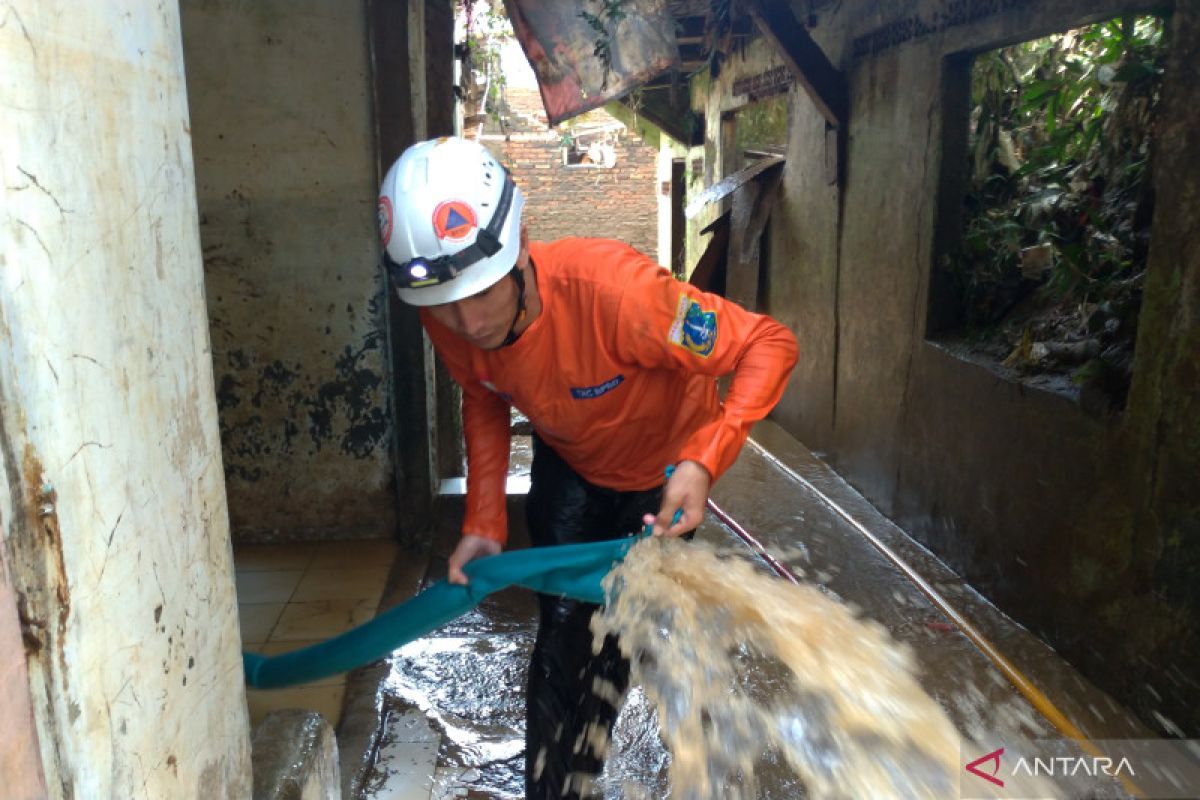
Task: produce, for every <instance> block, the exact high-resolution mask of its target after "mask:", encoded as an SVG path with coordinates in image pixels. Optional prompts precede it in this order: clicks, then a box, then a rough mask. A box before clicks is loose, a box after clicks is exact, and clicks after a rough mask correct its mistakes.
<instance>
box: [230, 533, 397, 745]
mask: <svg viewBox="0 0 1200 800" xmlns="http://www.w3.org/2000/svg"><path fill="white" fill-rule="evenodd" d="M398 550H399V548H398V546H397V544H396V543H395V542H393V541H390V540H383V539H369V540H344V541H329V542H297V543H281V544H246V545H236V546H235V547H234V551H233V560H234V568H235V570H236V575H237V592H238V617H239V619H240V621H241V629H242V646H243V649H246V650H250V651H253V652H257V653H262V654H263V655H276V654H278V653H285V652H288V651H290V650H297V649H300V648H302V647H307V646H308V645H310V644H315V643H316V642H318V641H321V640H323V639H326V638H328V637H330V636H334V635H336V634H339V633H342V632H343V631H346V630H349V629H350V628H352V627H354V626H356V625H360V624H362V623H363V622H366V621H367V620H369V619H371V618H372V617H374V616H375V612H376V609H377V608H378V606H379V599H380V597H381V596H382V594H383V589H384V585H385V583H386V581H387V577H388V572H389V570H390V568H391V566H392V562H393V561H394V560H395V558H396V554H397V552H398ZM345 688H346V676H345V675H337V676H333V677H330V678H326V679H323V680H318V681H314V682H312V683H308V684H303V685H300V686H293V687H288V688H285V689H274V690H258V689H248V690H247V691H246V701H247V703H248V705H249V708H250V724H251V726H252V727H253V726H255V725H257V724H258V723H259V722H261V721H262V719H263V717H265V716H266V715H267V714H268V713H270V712H272V711H276V710H279V709H283V708H303V709H308V710H311V711H317V712H319V713H320V714H321V715H322V716H324V717H325V718H326V719H327V720H329V722H330V724H332V725H334V726H336V725H337V724H338V721H339V719H340V717H341V711H342V698H343V696H344V694H345Z"/></svg>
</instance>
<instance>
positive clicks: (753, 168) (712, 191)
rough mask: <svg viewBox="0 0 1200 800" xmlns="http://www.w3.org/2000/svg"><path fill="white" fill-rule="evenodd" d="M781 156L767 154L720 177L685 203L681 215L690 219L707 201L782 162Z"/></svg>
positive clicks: (729, 191)
mask: <svg viewBox="0 0 1200 800" xmlns="http://www.w3.org/2000/svg"><path fill="white" fill-rule="evenodd" d="M783 161H784V158H783V156H767V157H766V158H762V159H759V160H758V161H756V162H755V163H753V164H751V165H750V166H748V167H746V168H745V169H744V170H742V171H740V172H735V173H733V174H732V175H730V176H728V177H726V178H722V179H721V180H719V181H717V182H716V183H714V184H713V185H712V186H710V187H708V188H707V189H705V190H704V191H703V192H701V193H700V194H698V195H696V196H695V197H693V198H692V200H691V202H689V203H688V204H687V208H686V209H685V210H684V212H683V215H684V216H685V217H686V218H688V219H691V218H692V217H694V216H696V215H697V214H699V213H700V211H701V210H702V209H703V208H704V207H705V206H706V205H708V204H709V203H715V202H717V201H719V200H721V199H723V198H725V197H727V196H729V195H730V194H731V193H732V192H734V191H736V190H737V188H738V187H739V186H744V185H745V184H747V183H749V182H750V181H752V180H754V179H755V178H756V177H758V176H759V175H761V174H762V173H763V172H766V171H767V170H768V169H770V168H771V167H776V166H779V165H781V164H783Z"/></svg>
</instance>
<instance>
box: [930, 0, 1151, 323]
mask: <svg viewBox="0 0 1200 800" xmlns="http://www.w3.org/2000/svg"><path fill="white" fill-rule="evenodd" d="M1165 55H1166V43H1165V41H1164V32H1163V24H1162V20H1161V19H1159V18H1157V17H1152V16H1143V17H1132V16H1130V17H1123V18H1120V19H1115V20H1110V21H1108V22H1103V23H1099V24H1096V25H1091V26H1089V27H1087V28H1081V29H1077V30H1072V31H1068V32H1066V33H1063V34H1057V35H1054V36H1048V37H1045V38H1043V39H1037V40H1034V41H1030V42H1024V43H1021V44H1018V45H1013V46H1011V47H1005V48H1002V49H999V50H994V51H991V52H988V53H985V54H982V55H980V56H978V57H977V58H976V60H975V64H974V67H973V70H972V104H973V109H972V112H971V114H972V115H971V142H970V160H969V163H968V164H967V165H966V167H967V169H968V173H969V176H970V177H969V180H968V183H967V194H966V198H965V200H964V203H965V212H966V213H965V224H964V231H963V235H962V239H961V241H960V244H959V246H958V247H957V248H956V249H955V250H954V251H953V252H952V253H951V254H950V256H949V258H948V259H947V261H946V264H945V269H947V270H948V271H949V273H950V276H951V278H952V283H953V284H954V285H955V286H956V287H957V290H958V292H959V298H960V302H961V305H962V310H963V316H964V319H965V321H966V323H967V325H968V326H973V327H978V326H987V325H991V324H995V323H997V322H999V321H1000V320H1002V319H1003V317H1004V315H1005V314H1006V313H1007V312H1008V310H1009V309H1011V308H1012V307H1013V305H1014V304H1016V303H1017V302H1018V301H1020V300H1021V298H1022V297H1023V296H1024V295H1027V294H1028V293H1029V292H1030V291H1032V290H1033V289H1034V288H1036V286H1037V285H1042V286H1044V289H1045V291H1046V292H1048V293H1049V294H1050V295H1052V296H1053V297H1055V298H1058V299H1059V300H1061V301H1064V302H1073V303H1095V302H1100V301H1104V300H1111V299H1113V297H1114V295H1116V294H1121V293H1128V291H1129V290H1130V286H1131V284H1130V279H1131V278H1133V277H1134V276H1136V275H1137V274H1139V273H1140V271H1141V270H1143V269H1144V264H1145V254H1146V246H1147V243H1148V237H1149V224H1148V223H1149V214H1150V209H1151V208H1152V199H1153V195H1152V192H1150V191H1149V181H1148V180H1146V177H1147V173H1148V171H1149V169H1150V158H1151V147H1150V145H1151V141H1150V139H1151V133H1152V130H1153V116H1154V111H1155V108H1156V105H1157V101H1158V95H1159V92H1160V87H1161V77H1162V71H1163V62H1164V61H1165ZM1045 244H1049V245H1050V246H1052V248H1053V258H1052V259H1050V270H1049V275H1048V276H1047V277H1046V278H1045V279H1043V280H1040V281H1039V280H1036V279H1033V280H1031V279H1030V276H1029V275H1027V274H1026V275H1023V274H1022V272H1021V269H1020V267H1021V257H1022V251H1023V250H1025V249H1026V248H1031V247H1035V246H1039V245H1045Z"/></svg>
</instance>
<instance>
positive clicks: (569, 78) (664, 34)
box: [505, 0, 679, 125]
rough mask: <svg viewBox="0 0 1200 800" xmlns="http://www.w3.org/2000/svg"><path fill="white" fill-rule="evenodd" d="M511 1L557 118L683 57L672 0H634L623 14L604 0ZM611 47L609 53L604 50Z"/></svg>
mask: <svg viewBox="0 0 1200 800" xmlns="http://www.w3.org/2000/svg"><path fill="white" fill-rule="evenodd" d="M505 6H506V7H507V9H508V15H509V18H510V19H511V20H512V23H513V30H514V31H515V33H516V37H517V40H518V41H519V42H520V43H521V47H522V49H524V51H525V57H526V58H527V59H529V63H530V64H531V65H532V66H533V71H534V72H535V73H536V75H537V80H538V88H539V89H540V90H541V93H542V103H543V104H544V105H545V107H546V116H547V117H548V119H549V123H550V124H551V125H557V124H558V123H559V122H562V121H563V120H565V119H569V118H570V117H573V116H576V115H578V114H582V113H583V112H585V111H589V110H591V109H593V108H596V107H597V106H601V105H604V104H605V103H607V102H608V101H609V100H613V99H615V98H618V97H622V96H623V95H625V94H627V93H628V92H630V91H631V90H633V89H636V88H637V87H639V86H641V85H643V84H645V83H647V82H648V81H650V80H651V79H653V78H654V77H656V76H657V75H660V74H661V73H663V72H665V71H666V70H668V69H671V68H673V67H676V66H678V64H679V48H678V47H677V46H676V43H675V22H674V18H673V17H672V16H671V14H670V12H669V10H668V9H667V4H666V2H665V0H628V2H626V3H624V4H622V5H621V7H620V9H621V12H622V13H623V14H624V16H623V17H622V18H621V19H620V20H617V21H613V20H611V19H608V18H606V17H605V16H604V14H603V8H604V4H603V3H601V2H599V1H598V0H575V2H562V0H505ZM585 13H586V14H590V15H593V17H594V18H595V19H597V20H599V21H600V23H601V27H603V28H604V31H605V32H604V33H601V32H600V31H598V30H597V29H596V28H595V27H593V25H592V24H590V23H589V22H588V20H587V19H586V18H585V17H584V14H585ZM604 50H607V53H608V59H607V60H606V59H605V58H603V57H602V55H599V54H598V53H600V52H602V51H604Z"/></svg>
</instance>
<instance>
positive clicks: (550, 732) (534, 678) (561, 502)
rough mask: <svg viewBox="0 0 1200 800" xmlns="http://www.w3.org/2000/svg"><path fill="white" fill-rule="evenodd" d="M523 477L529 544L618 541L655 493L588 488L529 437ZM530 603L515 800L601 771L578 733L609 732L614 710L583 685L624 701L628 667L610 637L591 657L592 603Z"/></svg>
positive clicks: (547, 599)
mask: <svg viewBox="0 0 1200 800" xmlns="http://www.w3.org/2000/svg"><path fill="white" fill-rule="evenodd" d="M531 473H532V474H531V475H530V487H529V496H528V498H527V499H526V517H527V520H528V523H529V533H530V537H531V538H532V540H533V546H534V547H544V546H546V545H552V544H572V543H577V542H594V541H599V540H602V539H617V538H620V537H622V536H628V535H630V534H633V533H636V532H637V531H639V530H641V528H642V516H643V515H644V514H646V513H651V514H654V513H657V512H658V507H659V504H660V497H661V495H662V488H661V487H659V488H656V489H648V490H646V491H640V492H619V491H616V490H613V489H605V488H603V487H600V486H596V485H595V484H592V483H588V482H587V481H585V480H584V479H583V478H581V477H580V476H579V475H578V474H576V472H575V471H574V470H573V469H571V468H570V467H569V466H567V464H566V462H564V461H563V460H562V459H561V458H560V457H559V456H558V454H557V453H555V452H554V451H553V450H552V449H551V448H550V447H549V446H548V445H546V444H545V443H544V442H542V441H541V440H539V439H538V438H537V436H534V438H533V466H532V469H531ZM538 606H539V611H540V619H539V624H538V633H537V641H536V643H535V644H534V646H533V657H532V658H531V659H530V663H529V685H528V690H527V693H526V696H525V708H526V717H525V720H526V722H525V726H526V727H525V796H526V798H529V799H530V800H550V799H551V798H553V799H554V800H558V798H562V797H567V798H579V797H582V796H584V795H583V793H582V792H581V790H580V787H581V785H583V784H584V783H586V782H587V778H588V777H594V776H596V775H599V774H600V771H601V769H602V768H603V766H604V762H603V760H602V759H601V758H599V757H598V756H597V755H596V754H595V753H593V752H592V749H591V747H590V746H589V738H588V736H587V733H588V726H589V725H591V724H594V725H598V726H599V727H600V729H601V730H603V731H605V732H606V733H607V734H610V735H611V733H612V726H613V723H614V722H615V721H616V718H617V712H618V711H619V709H618V708H617V707H616V706H614V705H613V704H612V703H611V702H610V701H609V700H607V699H604V698H603V697H601V696H600V695H598V694H595V693H593V691H592V686H593V682H594V681H596V680H599V681H601V682H603V684H605V685H606V691H605V692H604V693H605V694H608V695H609V696H610V697H621V696H624V694H625V690H626V688H628V685H629V662H627V661H626V660H625V659H624V658H622V657H621V654H620V652H619V650H618V649H617V640H616V639H615V638H614V637H612V636H610V637H608V638H607V640H606V641H605V643H604V647H603V648H602V650H601V651H600V653H599V654H593V653H592V634H591V631H589V630H588V621H589V620H590V619H591V617H592V613H593V612H594V611H595V610H596V608H597V606H595V605H594V604H592V603H583V602H580V601H578V600H571V599H568V598H563V597H555V596H553V595H544V594H539V595H538ZM607 687H610V688H611V690H612V691H613V692H615V694H611V693H610V691H609V690H608V688H607Z"/></svg>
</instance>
